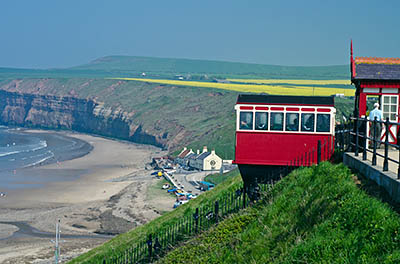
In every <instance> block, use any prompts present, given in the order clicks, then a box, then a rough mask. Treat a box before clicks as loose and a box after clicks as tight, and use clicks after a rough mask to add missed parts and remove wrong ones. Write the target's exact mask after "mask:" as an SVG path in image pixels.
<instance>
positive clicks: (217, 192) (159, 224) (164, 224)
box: [69, 173, 241, 263]
mask: <svg viewBox="0 0 400 264" xmlns="http://www.w3.org/2000/svg"><path fill="white" fill-rule="evenodd" d="M240 183H241V177H240V175H239V174H237V173H236V175H235V176H233V177H231V178H230V179H229V180H227V181H225V182H223V183H221V184H219V185H218V186H216V187H215V188H214V189H213V190H211V191H207V192H205V193H203V194H202V195H200V196H198V197H197V198H196V199H193V200H190V201H189V202H188V203H186V204H184V205H181V206H179V207H178V208H177V209H175V210H173V211H171V212H169V213H166V214H164V215H162V216H160V217H158V218H156V219H155V220H153V221H151V222H149V223H147V224H145V225H143V226H139V227H137V228H135V229H133V230H131V231H129V232H127V233H125V234H121V235H119V236H117V237H115V238H113V239H112V240H110V241H108V242H107V243H105V244H103V245H101V246H99V247H97V248H95V249H92V250H90V251H89V252H87V253H85V254H83V255H81V256H79V257H78V258H75V259H73V260H71V261H70V262H69V263H93V262H95V263H101V261H103V258H104V256H106V255H112V254H113V253H115V254H118V253H119V254H122V253H123V252H124V251H125V250H126V249H128V248H130V247H131V246H133V245H135V244H136V243H137V242H140V241H142V240H144V239H145V238H147V235H148V234H150V233H153V234H154V233H155V232H159V231H160V230H164V229H166V228H168V227H170V226H172V225H174V224H176V223H178V221H180V220H181V219H182V217H184V216H188V215H192V213H193V212H194V210H195V208H199V207H202V206H204V205H206V204H208V203H210V202H214V201H216V200H219V199H220V198H221V197H224V196H225V194H226V193H231V192H232V191H233V190H236V188H237V187H238V186H239V184H240Z"/></svg>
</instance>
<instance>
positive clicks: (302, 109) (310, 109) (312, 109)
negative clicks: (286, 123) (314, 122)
mask: <svg viewBox="0 0 400 264" xmlns="http://www.w3.org/2000/svg"><path fill="white" fill-rule="evenodd" d="M301 111H304V112H314V111H315V109H314V108H301Z"/></svg>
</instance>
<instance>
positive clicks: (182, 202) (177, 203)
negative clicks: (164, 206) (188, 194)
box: [173, 200, 188, 208]
mask: <svg viewBox="0 0 400 264" xmlns="http://www.w3.org/2000/svg"><path fill="white" fill-rule="evenodd" d="M187 202H188V201H187V200H184V201H176V202H175V203H174V206H173V208H177V207H178V206H180V205H181V204H185V203H187Z"/></svg>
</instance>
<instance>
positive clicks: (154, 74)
mask: <svg viewBox="0 0 400 264" xmlns="http://www.w3.org/2000/svg"><path fill="white" fill-rule="evenodd" d="M142 73H146V77H147V78H160V77H162V78H174V77H175V76H176V75H185V76H188V75H190V77H191V78H192V79H202V78H208V77H213V78H232V77H240V78H281V79H348V78H349V67H348V66H347V65H338V66H312V67H308V66H307V67H306V66H279V65H264V64H252V63H240V62H225V61H211V60H193V59H173V58H154V57H138V56H107V57H102V58H98V59H96V60H94V61H92V62H90V63H88V64H84V65H80V66H76V67H72V68H65V69H15V68H0V79H4V78H7V79H9V78H74V77H78V78H79V77H85V78H106V77H135V76H141V74H142Z"/></svg>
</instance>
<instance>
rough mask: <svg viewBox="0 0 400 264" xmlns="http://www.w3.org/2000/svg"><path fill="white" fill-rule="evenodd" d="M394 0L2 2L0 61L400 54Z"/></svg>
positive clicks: (280, 60)
mask: <svg viewBox="0 0 400 264" xmlns="http://www.w3.org/2000/svg"><path fill="white" fill-rule="evenodd" d="M399 10H400V1H397V0H387V1H370V0H364V1H358V0H355V1H342V0H337V1H323V0H321V1H317V0H309V1H307V0H303V1H300V0H298V1H294V0H293V1H285V0H282V1H272V0H271V1H267V0H248V1H245V0H231V1H225V0H213V1H211V0H201V1H191V0H170V1H165V0H159V1H155V0H143V1H136V0H126V1H125V0H114V1H110V0H109V1H105V0H96V1H94V0H35V1H32V0H6V1H1V2H0V36H1V40H0V67H18V68H53V67H69V66H75V65H79V64H84V63H87V62H89V61H91V60H94V59H96V58H98V57H102V56H108V55H132V56H155V57H167V58H193V59H209V60H226V61H239V62H250V63H261V64H275V65H305V66H311V65H338V64H347V63H348V61H349V45H350V39H351V38H352V39H353V42H354V51H355V55H357V56H377V57H378V56H379V57H400V34H399V31H400V30H399V28H400V19H399V18H398V12H399Z"/></svg>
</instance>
